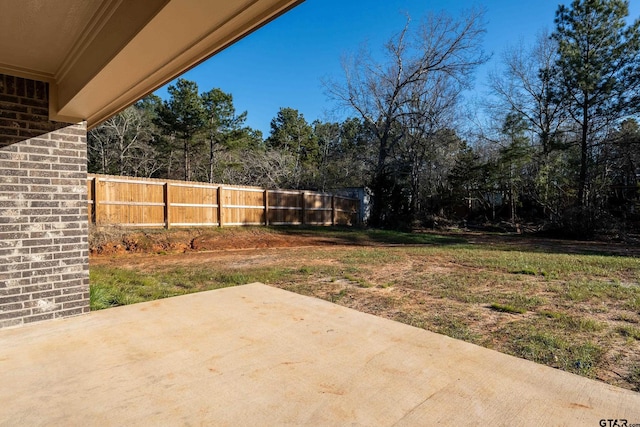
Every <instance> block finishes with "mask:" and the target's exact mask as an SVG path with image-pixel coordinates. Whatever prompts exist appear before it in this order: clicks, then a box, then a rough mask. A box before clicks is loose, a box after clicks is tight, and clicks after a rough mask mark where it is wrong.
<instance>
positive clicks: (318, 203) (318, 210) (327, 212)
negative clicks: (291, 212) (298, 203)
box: [304, 193, 333, 225]
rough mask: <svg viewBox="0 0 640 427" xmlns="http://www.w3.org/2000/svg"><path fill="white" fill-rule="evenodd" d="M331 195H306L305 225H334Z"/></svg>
mask: <svg viewBox="0 0 640 427" xmlns="http://www.w3.org/2000/svg"><path fill="white" fill-rule="evenodd" d="M331 198H332V196H331V195H330V194H321V193H305V195H304V203H305V208H304V213H305V218H304V223H305V224H309V225H333V208H332V207H331Z"/></svg>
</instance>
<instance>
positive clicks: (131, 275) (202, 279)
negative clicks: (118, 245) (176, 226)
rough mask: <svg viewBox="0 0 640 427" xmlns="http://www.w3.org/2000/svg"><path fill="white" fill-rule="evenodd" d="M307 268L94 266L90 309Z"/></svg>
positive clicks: (277, 276)
mask: <svg viewBox="0 0 640 427" xmlns="http://www.w3.org/2000/svg"><path fill="white" fill-rule="evenodd" d="M301 270H302V271H301ZM306 271H307V270H305V269H299V270H293V269H278V268H258V269H250V270H243V271H215V270H212V269H202V268H196V269H185V268H175V269H171V270H168V271H158V272H153V273H149V272H138V271H134V270H129V269H124V268H118V267H105V266H96V267H92V268H91V271H90V282H91V286H90V305H91V309H92V310H101V309H104V308H109V307H115V306H119V305H128V304H135V303H139V302H144V301H152V300H156V299H161V298H167V297H172V296H177V295H184V294H188V293H192V292H199V291H205V290H212V289H219V288H225V287H230V286H237V285H244V284H247V283H253V282H263V283H269V282H272V281H275V280H282V279H283V278H284V277H288V276H291V277H292V276H297V275H299V274H303V275H307V274H308V273H307V272H306Z"/></svg>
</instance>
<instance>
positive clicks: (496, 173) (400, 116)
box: [89, 0, 640, 236]
mask: <svg viewBox="0 0 640 427" xmlns="http://www.w3.org/2000/svg"><path fill="white" fill-rule="evenodd" d="M627 15H628V2H625V1H621V0H574V1H573V2H572V4H571V6H570V7H566V6H560V7H559V9H558V11H557V13H556V28H555V30H554V31H553V32H552V33H551V34H542V35H541V36H540V38H539V41H538V42H537V43H536V44H535V45H534V46H530V47H527V46H518V47H516V48H512V49H509V50H507V51H506V52H505V53H504V55H503V64H502V65H503V66H502V69H501V71H500V72H499V73H498V72H496V73H494V74H493V75H492V76H491V82H490V86H491V94H490V96H489V97H488V100H487V102H486V103H485V105H484V111H483V112H482V114H481V116H483V117H484V118H485V119H486V120H484V121H483V122H471V121H470V120H469V119H464V120H463V119H462V118H463V117H467V116H465V115H463V113H462V111H463V109H464V107H465V105H464V103H463V102H462V100H463V98H462V95H463V93H464V91H465V90H467V89H469V88H470V87H471V83H472V77H473V72H474V70H475V69H476V67H477V66H478V65H480V64H482V63H484V62H485V61H486V60H487V56H486V55H485V54H484V53H483V52H482V49H481V45H482V36H483V34H484V27H483V15H482V13H481V12H477V11H472V12H470V13H468V14H466V15H465V16H463V17H462V18H460V19H453V18H451V17H449V16H447V15H444V14H440V15H429V16H427V17H425V18H424V19H423V20H422V21H420V22H419V23H418V24H417V25H414V24H413V23H412V22H411V21H408V22H407V25H406V26H405V27H404V28H403V29H402V30H401V31H400V32H399V33H398V34H397V35H395V36H394V37H392V38H391V39H390V40H389V41H388V43H386V44H385V46H384V49H383V50H382V51H381V52H380V54H378V55H375V56H374V55H371V54H369V53H368V52H367V51H365V50H363V51H362V53H360V54H358V55H354V56H353V57H352V58H351V60H349V61H345V63H344V68H345V78H344V79H343V80H341V81H338V82H325V85H326V88H327V92H328V93H329V94H330V95H331V96H332V98H333V99H334V100H335V101H336V102H337V104H338V105H339V106H341V107H346V108H347V109H348V110H349V111H351V112H352V113H353V117H351V118H349V119H346V120H344V121H342V122H322V121H314V122H312V123H309V122H307V121H306V119H305V118H304V116H303V115H302V114H301V113H300V112H298V111H297V110H295V109H292V108H282V109H280V111H278V112H277V115H276V116H275V117H274V119H273V120H272V121H271V130H270V134H269V135H268V136H266V137H265V136H264V135H262V134H261V132H260V131H257V130H254V129H251V128H249V127H247V126H246V125H245V121H246V115H247V113H246V112H242V113H238V112H236V110H235V107H234V105H233V99H232V96H231V94H228V93H225V92H223V91H222V90H220V89H213V90H210V91H208V92H199V89H198V87H197V85H196V84H195V83H194V82H190V81H187V80H182V79H181V80H178V81H177V83H176V84H175V85H173V86H170V87H169V98H168V99H167V100H164V101H162V100H160V99H159V98H158V97H156V96H153V95H151V96H149V97H147V98H145V99H143V100H141V101H140V102H138V103H137V104H135V105H134V106H132V107H129V108H128V109H127V110H125V111H123V112H122V113H120V114H119V115H117V116H115V117H113V118H112V119H110V120H108V121H106V122H105V123H104V124H102V125H101V126H99V127H97V128H96V129H94V130H92V131H91V132H90V135H89V169H90V171H92V172H97V173H108V174H121V175H131V176H148V177H164V178H172V179H187V180H199V181H209V182H220V183H228V184H244V185H259V186H264V187H269V188H276V187H280V188H284V187H288V188H307V189H313V190H320V191H327V190H333V189H337V188H344V187H366V188H368V189H369V192H370V194H371V211H370V218H369V223H370V225H373V226H379V227H393V228H409V227H414V226H421V225H427V226H428V225H432V224H433V223H434V221H457V220H463V219H465V220H469V221H472V220H475V221H480V222H483V221H494V222H497V221H509V222H511V223H513V224H514V225H515V224H517V223H521V222H534V223H538V224H546V225H547V226H548V227H551V228H555V229H557V230H561V231H563V232H565V233H570V234H573V235H576V236H586V235H588V234H590V233H592V232H594V231H598V230H602V229H603V228H607V227H615V228H616V229H617V230H625V229H628V228H629V227H634V226H637V225H638V223H639V222H638V221H639V219H640V216H639V212H638V209H640V204H639V200H638V177H640V169H639V162H640V150H639V149H638V148H639V147H640V126H639V125H638V122H637V121H636V117H637V114H638V113H639V112H640V102H639V101H640V99H639V95H640V91H639V89H640V36H639V31H638V28H639V26H640V23H639V22H638V21H636V22H634V23H632V24H627V22H626V18H627ZM471 123H473V125H471Z"/></svg>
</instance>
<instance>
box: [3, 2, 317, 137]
mask: <svg viewBox="0 0 640 427" xmlns="http://www.w3.org/2000/svg"><path fill="white" fill-rule="evenodd" d="M302 1H304V0H55V1H51V0H0V73H4V74H10V75H14V76H19V77H25V78H30V79H34V80H41V81H46V82H48V83H49V91H50V100H49V107H50V108H49V109H50V118H51V119H52V120H57V121H65V122H78V121H82V120H86V121H87V124H88V126H89V127H93V126H95V125H97V124H99V123H101V122H102V121H104V120H106V119H107V118H109V117H111V116H112V115H113V114H115V113H117V112H118V111H120V110H122V109H123V108H125V107H127V106H128V105H130V104H132V103H134V102H136V101H137V100H138V99H140V98H141V97H143V96H145V95H146V94H148V93H150V92H152V91H153V90H155V89H157V88H159V87H160V86H162V85H164V84H166V83H167V82H169V81H171V80H172V79H174V78H176V77H177V76H179V75H180V74H182V73H183V72H184V71H186V70H188V69H190V68H192V67H194V66H195V65H197V64H199V63H200V62H202V61H204V60H205V59H207V58H209V57H210V56H212V55H214V54H216V53H217V52H219V51H221V50H222V49H224V48H225V47H227V46H229V45H231V44H233V43H234V42H236V41H238V40H239V39H241V38H242V37H244V36H246V35H247V34H249V33H251V32H252V31H254V30H256V29H257V28H259V27H261V26H262V25H264V24H266V23H268V22H269V21H271V20H272V19H274V18H276V17H278V16H279V15H281V14H282V13H284V12H286V11H287V10H289V9H290V8H292V7H294V6H296V5H297V4H299V3H301V2H302Z"/></svg>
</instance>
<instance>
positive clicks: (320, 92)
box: [156, 0, 640, 137]
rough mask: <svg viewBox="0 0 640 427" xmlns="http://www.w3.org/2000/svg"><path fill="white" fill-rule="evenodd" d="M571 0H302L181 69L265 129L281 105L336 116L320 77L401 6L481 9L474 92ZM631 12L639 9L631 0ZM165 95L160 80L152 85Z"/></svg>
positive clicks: (391, 27) (399, 19)
mask: <svg viewBox="0 0 640 427" xmlns="http://www.w3.org/2000/svg"><path fill="white" fill-rule="evenodd" d="M561 3H564V4H567V5H568V4H569V3H570V0H564V1H559V0H529V1H525V2H520V1H516V0H493V1H484V2H478V1H472V0H449V1H446V0H306V1H305V2H304V3H302V4H301V5H300V6H298V7H296V8H294V9H293V10H291V11H289V12H288V13H287V14H285V15H283V16H281V17H280V18H278V19H276V20H275V21H272V22H271V23H269V24H267V25H266V26H265V27H263V28H261V29H259V30H258V31H256V32H254V33H253V34H251V35H249V36H248V37H246V38H244V39H243V40H241V41H240V42H238V43H236V44H235V45H233V46H231V47H229V48H228V49H226V50H225V51H223V52H221V53H219V54H218V55H216V56H214V57H213V58H211V59H209V60H207V61H205V62H204V63H202V64H200V65H199V66H198V67H196V68H194V69H192V70H191V71H189V72H187V73H186V74H184V75H183V77H184V78H186V79H189V80H193V81H195V82H196V83H198V86H199V89H200V91H201V92H204V91H208V90H210V89H213V88H215V87H218V88H220V89H222V90H223V91H225V92H230V93H231V94H232V95H233V99H234V105H235V106H236V109H237V111H238V112H241V111H245V110H246V111H248V117H247V125H248V126H251V127H252V128H255V129H259V130H262V131H263V133H264V136H265V137H267V136H268V135H269V129H270V126H269V123H270V122H271V119H273V118H274V117H275V115H276V114H277V112H278V110H279V109H280V108H281V107H291V108H295V109H297V110H299V111H300V112H301V113H302V114H303V115H304V117H305V118H306V119H307V121H308V122H309V123H311V122H312V121H313V120H315V119H320V120H331V119H340V118H342V117H340V116H337V117H336V113H335V112H334V110H335V106H336V105H335V102H334V101H332V100H330V99H328V98H327V96H326V95H325V91H324V89H323V87H322V84H321V80H322V79H323V78H329V79H334V80H339V79H340V78H341V77H342V76H343V72H342V68H341V65H340V59H341V57H342V56H343V55H345V54H350V53H355V52H356V51H357V50H358V48H359V47H360V46H361V45H362V44H363V43H367V45H368V47H369V48H370V49H371V50H372V51H374V52H375V51H376V50H378V49H379V48H381V47H382V45H383V44H384V43H385V42H386V41H387V40H388V39H389V38H390V37H391V36H392V35H393V34H395V33H397V32H398V31H399V30H400V29H402V27H403V26H404V24H405V20H406V14H407V13H408V14H409V15H410V16H411V17H412V19H413V20H416V21H417V20H419V19H420V18H421V17H422V16H425V15H426V14H427V13H429V12H440V11H445V12H447V13H449V14H451V15H452V16H459V15H460V14H461V13H463V12H464V11H465V10H469V9H470V8H478V7H481V8H484V10H485V12H486V14H485V21H486V23H487V25H486V30H487V32H486V34H485V36H484V49H485V51H486V53H489V54H493V57H492V59H491V60H490V61H489V62H488V63H487V64H486V65H484V66H482V67H481V68H480V69H478V73H477V76H476V80H475V87H476V90H475V93H476V94H480V95H481V94H482V93H483V92H485V91H486V90H487V89H486V87H484V85H485V84H486V74H487V72H488V70H490V69H494V68H496V67H497V66H498V64H499V62H500V61H499V60H500V56H501V53H502V51H503V50H504V49H505V48H506V47H507V46H508V45H514V44H516V43H518V42H519V41H520V40H522V41H524V43H525V44H526V45H530V44H532V43H533V41H534V40H535V37H536V35H537V34H538V33H539V32H540V31H541V30H542V29H545V28H546V29H548V30H549V31H551V30H552V29H553V19H554V16H555V11H556V9H557V7H558V5H559V4H561ZM631 3H632V4H631V10H630V12H631V13H630V16H631V18H633V19H635V18H636V17H638V14H639V13H640V5H639V4H638V3H640V2H638V1H637V0H633V1H632V2H631ZM156 93H157V94H158V95H160V96H161V97H163V98H165V97H166V96H167V95H166V93H167V92H166V87H165V88H161V89H159V90H158V91H157V92H156Z"/></svg>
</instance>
